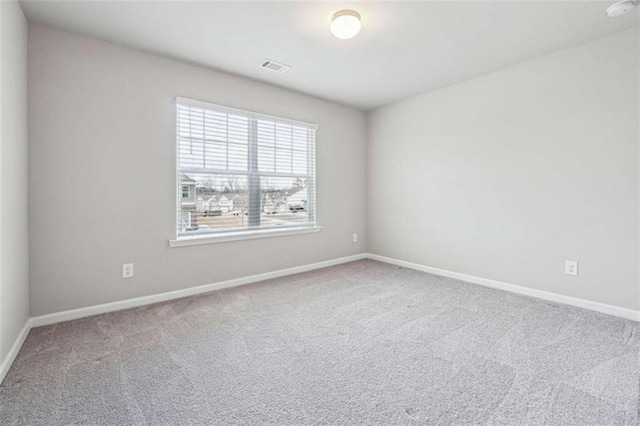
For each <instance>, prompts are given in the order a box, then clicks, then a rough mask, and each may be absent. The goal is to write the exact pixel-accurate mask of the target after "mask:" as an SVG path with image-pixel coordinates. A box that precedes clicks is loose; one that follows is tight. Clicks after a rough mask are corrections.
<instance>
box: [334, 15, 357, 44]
mask: <svg viewBox="0 0 640 426" xmlns="http://www.w3.org/2000/svg"><path fill="white" fill-rule="evenodd" d="M360 28H362V23H360V14H359V13H358V12H356V11H355V10H348V9H345V10H340V11H338V12H336V13H334V14H333V16H332V17H331V32H332V33H333V35H334V36H336V37H338V38H339V39H342V40H347V39H350V38H352V37H355V35H356V34H358V33H359V32H360Z"/></svg>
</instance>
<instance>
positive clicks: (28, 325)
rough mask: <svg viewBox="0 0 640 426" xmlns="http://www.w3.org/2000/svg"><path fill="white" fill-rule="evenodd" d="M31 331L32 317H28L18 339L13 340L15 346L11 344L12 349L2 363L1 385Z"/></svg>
mask: <svg viewBox="0 0 640 426" xmlns="http://www.w3.org/2000/svg"><path fill="white" fill-rule="evenodd" d="M29 331H31V319H28V320H27V322H25V323H24V326H23V327H22V330H20V333H19V334H18V337H17V338H16V341H15V342H13V346H11V349H9V353H7V356H5V357H4V359H3V360H2V363H1V364H0V385H1V384H2V381H3V380H4V378H5V377H6V375H7V373H8V372H9V369H10V368H11V364H13V361H14V360H15V359H16V357H17V356H18V352H20V348H22V344H23V343H24V341H25V340H26V339H27V336H28V335H29Z"/></svg>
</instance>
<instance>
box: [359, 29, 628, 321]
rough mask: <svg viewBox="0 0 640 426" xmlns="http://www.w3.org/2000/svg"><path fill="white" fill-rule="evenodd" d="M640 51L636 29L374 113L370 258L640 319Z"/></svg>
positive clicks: (369, 188)
mask: <svg viewBox="0 0 640 426" xmlns="http://www.w3.org/2000/svg"><path fill="white" fill-rule="evenodd" d="M638 51H639V50H638V31H637V30H635V29H633V30H629V31H626V32H624V33H619V34H617V35H614V36H610V37H607V38H602V39H598V40H595V41H593V42H590V43H587V44H584V45H580V46H577V47H575V48H571V49H568V50H563V51H560V52H557V53H555V54H552V55H548V56H545V57H542V58H539V59H536V60H533V61H530V62H526V63H523V64H520V65H518V66H515V67H512V68H508V69H505V70H502V71H498V72H494V73H491V74H488V75H485V76H483V77H480V78H476V79H473V80H469V81H467V82H465V83H462V84H458V85H455V86H451V87H448V88H445V89H442V90H439V91H436V92H431V93H427V94H423V95H419V96H416V97H413V98H410V99H407V100H404V101H401V102H398V103H395V104H392V105H389V106H386V107H383V108H380V109H378V110H375V111H373V112H371V113H370V115H369V116H368V129H367V130H368V149H367V152H368V153H367V155H368V164H367V169H368V170H367V178H368V180H367V193H368V239H369V251H370V252H372V253H375V254H379V255H383V256H388V257H392V258H397V259H401V260H405V261H410V262H414V263H418V264H422V265H427V266H432V267H437V268H441V269H445V270H450V271H454V272H459V273H464V274H468V275H473V276H477V277H483V278H489V279H493V280H498V281H503V282H507V283H512V284H517V285H521V286H527V287H531V288H535V289H539V290H544V291H550V292H554V293H558V294H562V295H569V296H573V297H578V298H583V299H588V300H592V301H596V302H601V303H606V304H611V305H616V306H620V307H624V308H631V309H639V308H640V303H639V292H638V201H639V200H638V190H639V187H638V185H639V182H638V171H639V170H638V164H639V163H638ZM565 260H577V261H579V262H580V276H579V277H578V278H575V277H570V276H566V275H564V270H563V268H564V261H565Z"/></svg>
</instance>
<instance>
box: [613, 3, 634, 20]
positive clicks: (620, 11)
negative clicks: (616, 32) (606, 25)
mask: <svg viewBox="0 0 640 426" xmlns="http://www.w3.org/2000/svg"><path fill="white" fill-rule="evenodd" d="M635 5H636V0H622V1H619V2H617V3H614V4H612V5H611V6H609V7H608V8H607V15H609V18H615V17H616V16H620V15H624V14H625V13H627V12H630V11H631V9H633V7H634V6H635Z"/></svg>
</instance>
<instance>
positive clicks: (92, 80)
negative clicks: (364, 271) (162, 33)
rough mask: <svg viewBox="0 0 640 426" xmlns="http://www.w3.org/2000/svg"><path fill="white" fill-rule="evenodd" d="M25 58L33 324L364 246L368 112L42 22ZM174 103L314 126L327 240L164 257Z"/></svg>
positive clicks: (276, 241) (170, 212) (280, 241)
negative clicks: (127, 266) (124, 268)
mask: <svg viewBox="0 0 640 426" xmlns="http://www.w3.org/2000/svg"><path fill="white" fill-rule="evenodd" d="M260 59H262V58H260ZM29 61H30V65H29V128H30V150H29V161H30V171H29V178H30V179H29V190H30V192H29V201H30V210H29V220H30V227H31V231H32V232H31V239H30V247H31V248H30V255H31V266H30V272H31V314H32V315H42V314H47V313H51V312H57V311H61V310H65V309H71V308H78V307H85V306H90V305H94V304H99V303H105V302H111V301H117V300H122V299H128V298H132V297H137V296H144V295H150V294H156V293H160V292H165V291H170V290H176V289H181V288H187V287H192V286H196V285H200V284H207V283H212V282H217V281H221V280H227V279H232V278H237V277H243V276H247V275H252V274H257V273H262V272H267V271H272V270H278V269H282V268H288V267H293V266H297V265H304V264H308V263H313V262H319V261H323V260H328V259H333V258H337V257H342V256H348V255H353V254H357V253H362V252H364V251H365V249H366V244H367V242H366V238H364V231H365V227H366V225H365V171H364V161H363V158H364V155H365V115H364V113H362V112H360V111H357V110H354V109H351V108H347V107H343V106H340V105H337V104H333V103H330V102H326V101H323V100H319V99H316V98H313V97H309V96H306V95H302V94H298V93H294V92H291V91H287V90H284V89H280V88H276V87H273V86H270V85H266V84H264V83H259V82H255V81H251V80H247V79H243V78H240V77H235V76H231V75H228V74H224V73H220V72H214V71H211V70H208V69H204V68H199V67H196V66H191V65H187V64H183V63H179V62H175V61H172V60H168V59H163V58H160V57H157V56H153V55H150V54H145V53H141V52H138V51H135V50H130V49H126V48H122V47H118V46H114V45H111V44H108V43H104V42H101V41H97V40H94V39H90V38H85V37H80V36H75V35H71V34H68V33H64V32H61V31H58V30H54V29H51V28H48V27H45V26H42V25H39V24H33V25H31V26H30V31H29ZM256 64H257V63H256ZM256 66H257V65H256ZM282 78H287V76H286V74H285V75H283V76H282ZM176 96H184V97H189V98H193V99H198V100H203V101H208V102H213V103H218V104H222V105H228V106H232V107H236V108H243V109H248V110H254V111H260V112H264V113H268V114H273V115H278V116H283V117H289V118H293V119H297V120H302V121H310V122H315V123H317V124H318V125H319V130H318V133H317V180H318V181H317V196H318V214H317V216H318V222H319V224H320V225H322V226H323V227H324V229H323V230H322V232H320V233H314V234H306V235H298V236H288V237H280V238H273V239H261V240H250V241H239V242H233V243H227V244H213V245H205V246H193V247H182V248H173V249H172V248H169V245H168V240H169V239H172V238H174V235H175V216H176V212H175V210H176V209H175V199H176V196H175V189H176V179H175V108H174V99H175V97H176ZM354 232H358V233H359V234H360V235H361V238H360V240H359V242H358V243H356V244H354V243H352V241H351V235H352V233H354ZM128 262H133V263H134V264H135V277H134V278H133V279H127V280H123V279H121V264H122V263H128Z"/></svg>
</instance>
